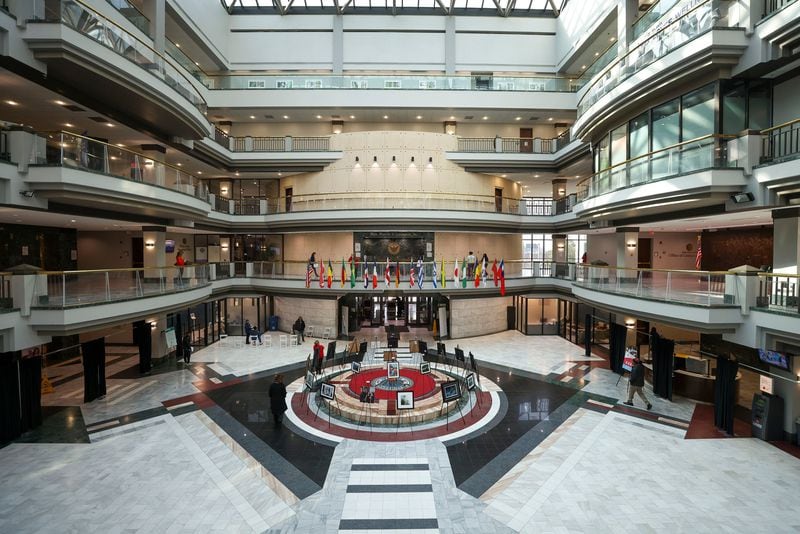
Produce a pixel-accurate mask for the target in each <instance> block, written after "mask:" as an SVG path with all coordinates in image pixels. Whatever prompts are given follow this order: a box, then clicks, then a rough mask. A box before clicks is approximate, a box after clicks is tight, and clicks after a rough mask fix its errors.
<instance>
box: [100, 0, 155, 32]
mask: <svg viewBox="0 0 800 534" xmlns="http://www.w3.org/2000/svg"><path fill="white" fill-rule="evenodd" d="M106 2H108V3H109V4H111V6H112V7H113V8H114V9H116V10H117V11H119V12H120V13H121V14H122V16H123V17H125V18H126V19H128V21H130V23H131V24H133V25H134V26H136V27H137V28H138V29H139V30H141V32H142V33H143V34H145V35H150V19H148V18H147V17H145V16H144V13H142V12H141V11H139V8H137V7H136V6H135V5H133V4H131V3H130V2H129V1H128V0H106Z"/></svg>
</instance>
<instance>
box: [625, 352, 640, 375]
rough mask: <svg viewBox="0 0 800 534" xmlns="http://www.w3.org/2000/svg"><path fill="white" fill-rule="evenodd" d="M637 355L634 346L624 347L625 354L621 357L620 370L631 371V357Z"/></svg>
mask: <svg viewBox="0 0 800 534" xmlns="http://www.w3.org/2000/svg"><path fill="white" fill-rule="evenodd" d="M638 355H639V351H638V350H637V349H636V347H628V348H627V349H625V356H624V357H623V358H622V370H623V371H628V372H629V373H630V372H631V369H633V359H634V358H636V357H637V356H638Z"/></svg>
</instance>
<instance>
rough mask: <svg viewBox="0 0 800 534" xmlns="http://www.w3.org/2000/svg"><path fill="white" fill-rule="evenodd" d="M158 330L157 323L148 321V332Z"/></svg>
mask: <svg viewBox="0 0 800 534" xmlns="http://www.w3.org/2000/svg"><path fill="white" fill-rule="evenodd" d="M156 328H158V323H157V322H156V321H150V330H155V329H156Z"/></svg>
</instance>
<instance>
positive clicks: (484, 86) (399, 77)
mask: <svg viewBox="0 0 800 534" xmlns="http://www.w3.org/2000/svg"><path fill="white" fill-rule="evenodd" d="M204 81H205V83H207V84H208V88H209V89H245V90H246V89H261V90H263V89H281V90H299V89H363V90H395V91H396V90H401V91H402V90H425V91H523V92H569V93H574V92H575V91H576V90H577V87H576V86H575V84H574V83H570V80H569V79H568V78H562V77H560V76H431V75H418V74H381V75H377V74H366V75H362V74H357V75H356V74H350V75H331V74H293V75H287V74H226V75H207V76H206V78H205V79H204Z"/></svg>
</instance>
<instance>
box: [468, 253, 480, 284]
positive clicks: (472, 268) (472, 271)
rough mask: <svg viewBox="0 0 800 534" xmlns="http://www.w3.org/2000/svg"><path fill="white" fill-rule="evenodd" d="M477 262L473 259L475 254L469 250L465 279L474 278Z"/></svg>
mask: <svg viewBox="0 0 800 534" xmlns="http://www.w3.org/2000/svg"><path fill="white" fill-rule="evenodd" d="M477 262H478V260H477V258H475V254H474V253H473V252H472V251H471V250H470V251H469V256H467V279H469V280H471V279H473V278H475V264H476V263H477Z"/></svg>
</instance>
